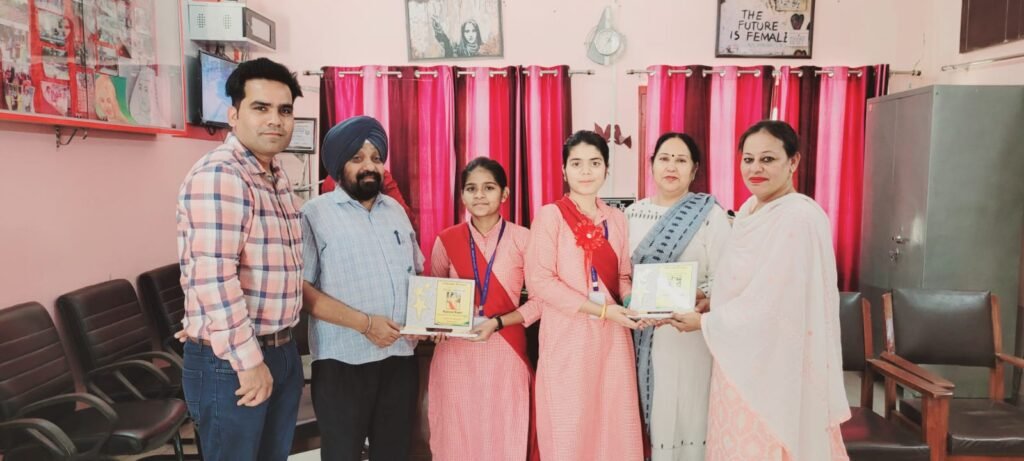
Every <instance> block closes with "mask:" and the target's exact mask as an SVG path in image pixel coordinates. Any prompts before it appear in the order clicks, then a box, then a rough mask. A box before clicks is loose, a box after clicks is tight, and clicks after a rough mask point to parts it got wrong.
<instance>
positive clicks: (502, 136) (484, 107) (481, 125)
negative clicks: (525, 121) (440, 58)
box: [454, 67, 523, 222]
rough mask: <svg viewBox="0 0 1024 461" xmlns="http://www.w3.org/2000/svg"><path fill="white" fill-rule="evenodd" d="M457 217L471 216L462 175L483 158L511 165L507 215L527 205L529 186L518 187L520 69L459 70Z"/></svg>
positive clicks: (507, 169) (456, 155) (504, 206)
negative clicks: (525, 191)
mask: <svg viewBox="0 0 1024 461" xmlns="http://www.w3.org/2000/svg"><path fill="white" fill-rule="evenodd" d="M455 72H456V76H455V171H456V177H455V188H456V190H455V200H454V202H455V210H456V213H455V219H456V222H461V221H462V220H464V219H465V218H466V216H465V209H464V207H463V206H462V200H460V198H459V194H460V191H459V190H458V188H459V184H458V182H459V176H460V175H461V172H462V170H463V168H465V166H466V164H467V163H469V162H470V161H471V160H473V159H474V158H477V157H489V158H492V159H494V160H495V161H497V162H498V163H500V164H501V165H502V166H503V167H505V171H506V173H508V178H509V185H510V189H511V197H510V200H509V201H507V202H505V204H504V205H503V206H502V208H501V214H502V216H505V217H506V218H508V219H512V220H515V217H514V216H512V215H511V214H510V213H511V211H512V210H514V209H516V208H517V205H518V204H519V203H521V202H522V191H523V188H521V187H516V182H515V178H518V177H520V176H521V175H520V172H519V170H518V168H517V166H518V165H517V164H516V162H515V158H516V156H515V155H514V153H516V152H518V149H519V136H518V134H519V131H518V122H519V113H518V109H519V104H518V101H519V93H518V91H519V68H518V67H500V68H499V67H468V68H461V67H456V68H455Z"/></svg>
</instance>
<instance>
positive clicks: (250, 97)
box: [177, 58, 303, 461]
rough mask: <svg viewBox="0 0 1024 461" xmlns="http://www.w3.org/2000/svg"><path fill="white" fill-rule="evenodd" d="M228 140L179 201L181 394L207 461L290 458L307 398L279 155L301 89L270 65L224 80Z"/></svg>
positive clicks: (290, 218) (290, 207)
mask: <svg viewBox="0 0 1024 461" xmlns="http://www.w3.org/2000/svg"><path fill="white" fill-rule="evenodd" d="M225 88H226V93H227V94H228V96H230V97H231V103H232V107H231V108H230V109H229V110H228V121H229V124H230V125H231V128H232V132H231V134H229V135H228V136H227V139H225V141H224V144H221V145H220V146H219V147H217V148H216V149H214V150H213V151H211V152H210V153H208V154H206V155H205V156H203V157H202V158H201V159H199V161H198V162H196V164H195V165H194V166H193V167H192V170H191V171H189V173H188V175H186V176H185V181H184V182H183V183H182V185H181V189H180V191H179V194H178V208H177V217H178V251H179V257H180V261H179V263H180V265H181V285H182V288H183V289H184V291H185V318H184V320H183V326H184V331H183V333H184V334H185V335H186V336H187V340H186V342H185V366H184V373H183V377H182V386H183V388H184V391H185V400H186V403H187V404H188V409H189V413H191V415H192V419H193V420H194V421H195V424H196V429H197V431H198V435H199V438H200V440H201V443H202V449H203V459H205V460H207V461H210V460H226V459H232V460H236V459H241V460H257V459H259V460H285V459H287V458H288V452H289V450H290V448H291V443H292V436H293V435H294V432H295V421H296V417H297V414H298V406H299V397H300V395H301V393H302V386H303V377H302V364H301V362H300V359H299V354H298V350H297V349H296V346H295V342H294V341H292V335H291V329H292V327H293V326H294V325H295V324H296V323H297V322H298V318H299V317H298V316H299V311H300V309H301V307H302V289H303V288H302V227H301V223H300V220H299V203H298V200H297V199H296V198H295V196H294V195H293V194H292V190H291V182H290V181H289V180H288V177H287V175H286V174H285V172H284V169H283V168H282V166H281V162H280V160H278V159H276V158H275V156H276V155H277V154H278V153H280V152H281V151H283V150H284V149H285V148H286V147H287V146H288V144H289V142H290V141H291V137H292V128H293V125H294V117H293V114H292V109H293V104H294V102H295V98H297V97H299V96H302V90H301V89H300V87H299V84H298V82H297V81H296V79H295V75H294V74H292V73H291V72H289V71H288V69H287V68H286V67H284V66H283V65H281V64H278V63H276V62H273V61H270V60H269V59H266V58H260V59H256V60H253V61H248V62H244V63H241V64H239V65H238V67H237V68H236V69H235V71H234V72H233V73H232V74H231V76H230V77H228V80H227V83H226V85H225Z"/></svg>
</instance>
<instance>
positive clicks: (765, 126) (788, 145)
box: [739, 120, 800, 158]
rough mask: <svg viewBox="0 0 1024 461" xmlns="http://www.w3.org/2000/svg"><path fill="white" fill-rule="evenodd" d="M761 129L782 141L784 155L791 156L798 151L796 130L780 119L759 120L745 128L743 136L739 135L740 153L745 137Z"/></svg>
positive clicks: (798, 144)
mask: <svg viewBox="0 0 1024 461" xmlns="http://www.w3.org/2000/svg"><path fill="white" fill-rule="evenodd" d="M762 131H764V132H766V133H768V134H770V135H771V136H772V137H773V138H775V139H778V140H779V141H782V147H783V148H784V149H785V150H786V157H788V158H793V156H794V155H796V153H797V152H799V151H800V136H798V135H797V134H796V130H794V129H793V127H792V126H790V125H789V124H788V123H786V122H783V121H781V120H761V121H760V122H757V123H755V124H754V126H752V127H750V128H747V131H745V132H744V133H743V136H740V144H739V151H740V153H743V143H745V142H747V137H748V136H750V135H752V134H754V133H759V132H762Z"/></svg>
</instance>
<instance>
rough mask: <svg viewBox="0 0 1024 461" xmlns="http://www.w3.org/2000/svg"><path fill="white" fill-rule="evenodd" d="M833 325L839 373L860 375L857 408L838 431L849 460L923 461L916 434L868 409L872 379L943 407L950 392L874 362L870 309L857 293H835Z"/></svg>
mask: <svg viewBox="0 0 1024 461" xmlns="http://www.w3.org/2000/svg"><path fill="white" fill-rule="evenodd" d="M839 323H840V329H841V336H842V349H843V371H857V372H860V373H861V392H860V406H857V407H851V408H850V413H851V418H850V419H849V420H848V421H846V422H845V423H843V424H842V426H840V430H841V432H842V434H843V442H844V443H845V444H846V452H847V454H849V455H850V461H928V460H929V459H934V458H932V453H931V450H930V449H929V447H928V443H927V442H926V441H925V438H924V435H923V434H922V433H920V431H917V432H915V431H913V430H911V429H910V428H908V427H905V426H904V425H902V424H900V423H898V422H897V421H894V420H893V419H888V418H883V417H882V416H881V415H879V414H877V413H875V412H874V411H873V410H872V409H871V406H872V403H873V401H874V388H873V385H874V376H875V373H876V372H877V373H879V374H881V375H883V376H885V377H886V382H887V383H889V382H892V383H893V384H895V383H900V384H901V385H903V386H907V387H910V388H912V389H914V390H917V391H918V392H922V393H923V394H924V395H926V398H928V399H936V400H945V401H947V402H948V400H949V398H950V396H951V395H952V392H948V391H946V390H944V389H941V388H937V387H935V386H933V385H931V384H930V383H928V382H927V381H925V380H923V379H921V378H920V377H917V376H913V375H911V374H910V373H908V372H906V371H905V370H901V369H899V368H898V367H896V366H894V365H892V364H889V363H885V362H881V361H878V360H874V359H873V356H874V354H873V353H872V342H871V306H870V304H869V303H868V301H867V299H864V298H863V297H862V296H861V294H860V293H841V294H840V297H839Z"/></svg>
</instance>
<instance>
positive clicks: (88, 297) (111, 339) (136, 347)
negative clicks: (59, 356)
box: [57, 279, 181, 401]
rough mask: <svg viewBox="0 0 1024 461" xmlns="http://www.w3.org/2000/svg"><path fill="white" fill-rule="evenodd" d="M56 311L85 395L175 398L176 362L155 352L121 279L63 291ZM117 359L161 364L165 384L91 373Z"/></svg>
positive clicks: (138, 375)
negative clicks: (79, 367) (74, 356)
mask: <svg viewBox="0 0 1024 461" xmlns="http://www.w3.org/2000/svg"><path fill="white" fill-rule="evenodd" d="M57 310H58V311H59V312H60V319H61V321H62V323H63V324H64V326H65V330H66V332H67V334H68V335H69V337H70V339H71V343H72V344H74V345H75V349H76V351H77V352H78V354H77V355H78V356H79V361H80V363H81V364H82V370H83V371H84V372H85V373H86V385H87V386H88V388H89V389H90V391H92V392H93V393H95V394H97V395H100V396H105V397H109V398H110V399H111V400H114V401H125V400H132V399H141V398H165V397H171V396H175V397H176V396H179V395H181V358H180V357H177V356H174V355H172V354H169V353H166V352H162V351H158V350H155V348H154V338H155V336H154V333H153V331H152V329H151V328H150V324H149V321H148V320H147V319H146V317H145V316H144V315H143V311H142V307H141V306H140V304H139V299H138V297H136V296H135V289H134V288H132V285H131V284H130V283H128V281H127V280H124V279H117V280H110V281H107V282H103V283H98V284H96V285H92V286H88V287H85V288H80V289H78V290H75V291H72V292H70V293H66V294H64V295H62V296H60V297H59V298H57ZM123 360H137V361H145V362H147V363H152V361H154V360H159V361H162V362H164V364H165V365H162V367H165V368H164V375H165V376H167V377H168V378H169V381H170V382H164V381H163V380H159V379H155V378H156V376H157V375H155V374H153V373H142V372H139V371H138V370H127V371H124V372H115V373H112V374H108V373H98V372H97V370H102V369H103V368H104V367H106V366H108V365H110V364H112V363H116V362H120V361H123Z"/></svg>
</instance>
